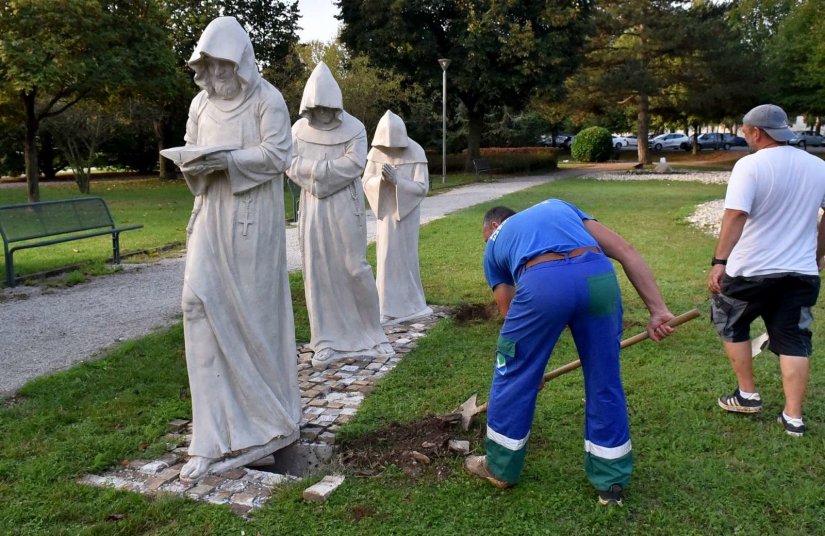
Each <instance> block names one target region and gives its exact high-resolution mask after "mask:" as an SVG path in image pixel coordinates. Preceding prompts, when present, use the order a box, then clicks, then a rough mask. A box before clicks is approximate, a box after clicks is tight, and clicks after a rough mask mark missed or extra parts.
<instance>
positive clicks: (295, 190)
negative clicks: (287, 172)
mask: <svg viewBox="0 0 825 536" xmlns="http://www.w3.org/2000/svg"><path fill="white" fill-rule="evenodd" d="M284 180H285V181H286V186H287V189H289V195H290V197H292V221H293V222H297V221H298V211H299V210H300V206H301V187H300V186H298V185H297V184H296V183H294V182H292V180H291V179H289V178H287V177H284Z"/></svg>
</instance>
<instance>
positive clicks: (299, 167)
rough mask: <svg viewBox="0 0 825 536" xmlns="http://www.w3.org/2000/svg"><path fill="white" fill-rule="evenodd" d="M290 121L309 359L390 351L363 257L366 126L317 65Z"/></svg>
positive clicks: (324, 361)
mask: <svg viewBox="0 0 825 536" xmlns="http://www.w3.org/2000/svg"><path fill="white" fill-rule="evenodd" d="M300 114H301V119H299V120H298V121H296V122H295V124H294V125H292V144H293V157H292V164H291V165H290V166H289V169H287V175H289V178H290V179H292V180H293V181H294V182H295V183H296V184H298V185H300V186H301V200H300V207H301V208H300V219H299V223H298V226H299V233H300V239H301V251H302V257H303V276H304V289H305V292H306V302H307V310H308V312H309V323H310V330H311V341H310V347H311V348H312V350H313V351H314V352H315V354H314V356H313V359H312V364H313V366H314V367H316V368H325V367H326V366H327V365H328V364H329V363H331V362H334V361H337V360H340V359H345V358H350V357H356V358H357V357H371V356H377V355H393V354H394V351H393V349H392V346H390V344H389V342H388V341H387V337H386V335H385V334H384V330H383V329H382V327H381V319H380V312H379V305H378V292H377V290H376V288H375V279H374V278H373V275H372V269H371V268H370V265H369V263H368V262H367V258H366V255H367V234H366V232H367V231H366V216H365V213H364V212H365V211H364V208H365V205H364V192H363V189H362V187H361V180H360V179H361V174H362V173H363V171H364V164H365V163H366V156H367V136H366V132H365V131H364V125H363V124H361V122H360V121H358V120H357V119H355V118H354V117H352V116H351V115H349V114H348V113H347V112H345V111H344V104H343V99H342V96H341V89H340V88H339V87H338V83H337V82H336V81H335V79H334V78H333V76H332V73H331V72H330V70H329V68H328V67H327V66H326V65H325V64H324V63H323V62H321V63H319V64H318V65H317V66H316V67H315V69H314V70H313V71H312V74H311V75H310V77H309V80H307V83H306V87H305V89H304V95H303V99H302V100H301V108H300Z"/></svg>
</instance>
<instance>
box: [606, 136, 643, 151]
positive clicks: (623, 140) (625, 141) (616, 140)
mask: <svg viewBox="0 0 825 536" xmlns="http://www.w3.org/2000/svg"><path fill="white" fill-rule="evenodd" d="M612 138H613V147H615V148H616V149H621V148H622V147H631V146H632V147H636V145H637V144H636V136H618V135H616V134H613V136H612Z"/></svg>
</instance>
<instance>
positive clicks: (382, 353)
mask: <svg viewBox="0 0 825 536" xmlns="http://www.w3.org/2000/svg"><path fill="white" fill-rule="evenodd" d="M373 350H374V351H375V352H376V353H377V354H378V356H379V357H388V356H389V357H392V356H394V355H395V350H393V348H392V345H391V344H390V343H388V342H382V343H379V344H376V345H375V347H374V348H373Z"/></svg>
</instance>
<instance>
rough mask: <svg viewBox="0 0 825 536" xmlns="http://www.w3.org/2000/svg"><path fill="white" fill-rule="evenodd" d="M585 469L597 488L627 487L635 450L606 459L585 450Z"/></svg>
mask: <svg viewBox="0 0 825 536" xmlns="http://www.w3.org/2000/svg"><path fill="white" fill-rule="evenodd" d="M488 449H489V447H488ZM584 470H585V472H587V478H589V479H590V483H591V484H593V487H594V488H596V489H608V488H610V486H611V485H612V484H620V485H621V486H622V487H623V488H626V487H627V485H628V483H629V482H630V473H631V472H632V471H633V452H632V451H631V452H628V453H627V454H625V455H624V456H622V457H621V458H616V459H615V460H606V459H604V458H599V457H598V456H594V455H592V454H590V453H589V452H585V453H584Z"/></svg>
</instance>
